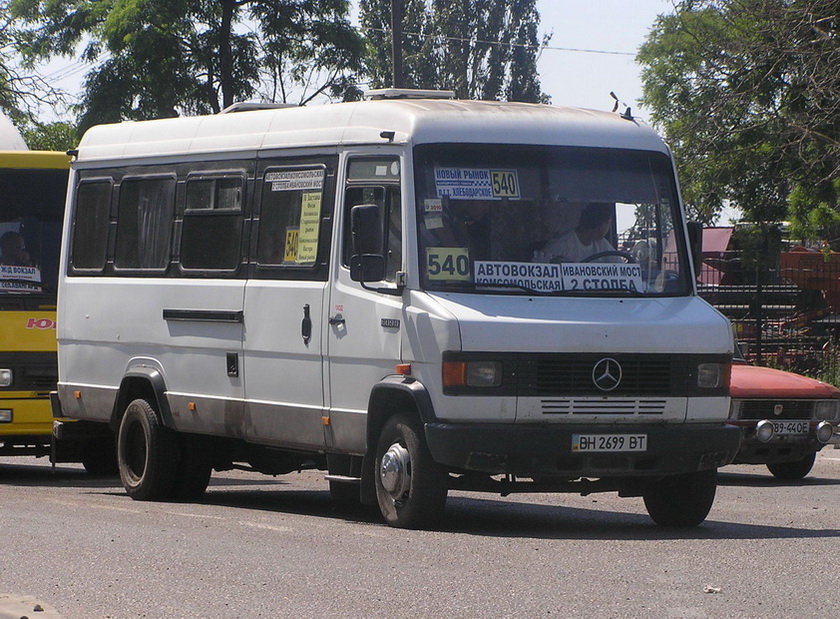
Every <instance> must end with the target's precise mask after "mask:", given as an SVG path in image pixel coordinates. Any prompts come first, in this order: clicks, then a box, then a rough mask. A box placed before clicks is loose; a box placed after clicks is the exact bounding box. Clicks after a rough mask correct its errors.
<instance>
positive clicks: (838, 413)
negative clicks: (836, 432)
mask: <svg viewBox="0 0 840 619" xmlns="http://www.w3.org/2000/svg"><path fill="white" fill-rule="evenodd" d="M813 418H814V419H825V420H827V421H838V420H840V400H818V401H817V405H816V406H815V407H814V417H813Z"/></svg>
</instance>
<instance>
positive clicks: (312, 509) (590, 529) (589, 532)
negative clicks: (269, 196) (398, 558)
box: [0, 463, 840, 540]
mask: <svg viewBox="0 0 840 619" xmlns="http://www.w3.org/2000/svg"><path fill="white" fill-rule="evenodd" d="M719 482H720V484H721V485H723V486H748V487H749V486H752V487H776V486H787V485H811V486H830V485H838V480H835V479H824V478H805V480H802V481H799V482H796V483H795V484H791V483H790V482H780V481H779V480H776V479H775V478H774V477H772V476H765V475H753V474H748V473H721V474H720V476H719ZM0 485H5V486H15V485H18V486H35V487H40V486H43V487H48V486H58V487H67V488H78V489H81V490H86V491H87V492H89V493H92V494H101V495H106V496H111V497H114V498H115V500H120V501H131V499H130V498H129V497H128V496H127V495H126V494H125V491H124V490H123V488H122V485H121V483H120V481H119V478H117V477H106V478H102V477H99V478H97V477H92V476H90V475H89V474H87V473H86V472H85V471H84V469H82V468H80V467H79V468H72V467H66V466H57V467H56V468H55V470H53V469H52V468H51V467H50V466H49V464H47V465H46V466H39V465H32V464H13V465H9V464H6V463H0ZM487 496H488V498H484V497H483V496H482V497H476V496H475V495H473V494H469V495H465V494H462V493H459V492H452V493H450V497H449V500H448V502H447V507H446V510H445V512H444V514H443V517H442V518H441V519H440V520H439V521H438V522H437V523H435V525H434V526H433V527H431V528H432V529H433V530H435V531H443V532H450V533H456V534H461V535H476V536H482V537H500V538H521V539H534V540H539V539H546V540H550V539H554V540H563V539H570V540H580V539H593V540H669V539H698V540H702V539H715V540H727V539H731V540H763V539H832V538H840V529H837V528H831V529H808V528H804V527H796V526H772V525H761V524H754V523H749V522H725V521H721V520H716V519H715V509H714V507H713V508H712V512H711V514H710V518H709V519H707V520H706V521H705V522H704V523H702V524H701V525H700V526H698V527H693V528H669V527H660V526H658V525H656V524H655V523H654V522H653V521H652V520H651V519H650V518H649V517H648V516H647V514H645V513H643V512H641V511H635V512H634V511H628V512H624V511H613V510H610V509H607V508H604V509H597V508H595V509H589V508H581V507H570V506H563V505H556V504H552V505H548V504H541V503H539V502H528V501H527V500H517V501H510V500H507V499H504V498H497V497H495V496H494V495H487ZM519 498H520V499H522V496H521V495H520V497H519ZM626 501H628V502H633V501H636V502H637V503H635V504H633V505H632V507H631V508H630V509H631V510H632V509H635V510H639V506H640V504H641V499H638V498H636V499H633V498H631V499H626ZM593 502H597V499H595V498H593ZM190 503H192V504H196V505H216V506H221V507H231V508H235V509H241V510H243V511H245V510H254V511H260V512H274V513H282V514H297V515H303V516H307V517H313V518H327V519H332V520H341V521H344V522H348V523H351V524H359V525H364V526H376V527H381V528H382V531H383V532H384V533H385V534H386V535H387V534H388V532H393V534H394V535H395V536H398V535H405V534H408V535H411V533H410V532H403V531H400V530H397V529H391V528H390V527H388V525H387V524H385V523H384V522H383V521H382V518H381V516H380V514H379V510H378V508H377V507H376V506H362V505H347V504H337V503H334V502H333V501H332V499H331V497H330V493H329V491H328V490H327V489H326V488H325V489H323V490H320V489H310V488H306V489H302V488H301V487H300V484H299V483H298V482H297V480H295V478H294V476H284V477H282V478H273V477H271V478H266V477H261V476H256V475H255V476H252V477H242V478H239V477H231V476H225V475H224V474H214V476H213V478H211V480H210V486H209V488H208V491H207V493H206V494H205V495H204V496H203V497H202V498H201V499H200V500H198V501H192V502H190ZM169 504H175V503H174V502H173V503H169ZM642 509H643V508H642Z"/></svg>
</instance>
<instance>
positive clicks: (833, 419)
mask: <svg viewBox="0 0 840 619" xmlns="http://www.w3.org/2000/svg"><path fill="white" fill-rule="evenodd" d="M730 395H731V396H732V405H731V408H730V413H729V422H730V423H732V424H734V425H737V426H740V427H741V429H742V433H743V440H742V442H741V449H740V450H739V451H738V455H737V456H736V457H735V461H734V462H733V464H766V465H767V468H768V469H769V470H770V472H771V473H772V474H773V475H774V476H775V477H777V478H779V479H786V480H794V479H802V478H803V477H805V476H806V475H807V474H808V472H809V471H810V470H811V467H812V466H814V459H815V458H816V455H817V452H818V451H819V450H820V449H822V448H823V446H824V445H825V444H826V443H828V442H829V441H830V440H831V439H832V437H833V436H834V434H835V433H836V432H838V423H839V422H840V389H837V388H836V387H834V386H832V385H829V384H827V383H824V382H821V381H818V380H814V379H813V378H807V377H805V376H800V375H799V374H794V373H792V372H784V371H782V370H774V369H772V368H765V367H758V366H753V365H749V364H748V363H747V362H746V361H744V360H743V359H736V360H735V361H734V363H733V365H732V381H731V384H730Z"/></svg>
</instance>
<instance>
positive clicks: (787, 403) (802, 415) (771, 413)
mask: <svg viewBox="0 0 840 619" xmlns="http://www.w3.org/2000/svg"><path fill="white" fill-rule="evenodd" d="M814 403H815V401H814V400H743V401H742V402H741V414H740V415H739V417H740V418H741V419H810V418H811V415H812V414H813V412H814ZM777 406H779V407H780V408H778V409H777V408H776V407H777Z"/></svg>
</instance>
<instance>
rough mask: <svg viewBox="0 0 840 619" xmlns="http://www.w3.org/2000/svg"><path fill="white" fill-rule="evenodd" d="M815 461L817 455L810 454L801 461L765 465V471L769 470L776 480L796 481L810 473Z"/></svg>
mask: <svg viewBox="0 0 840 619" xmlns="http://www.w3.org/2000/svg"><path fill="white" fill-rule="evenodd" d="M816 459H817V454H816V453H812V454H811V455H809V456H805V457H804V458H802V459H801V460H794V461H793V462H773V463H770V464H768V465H767V470H769V471H770V472H771V473H772V474H773V477H775V478H776V479H783V480H785V481H796V480H797V479H802V478H803V477H805V476H806V475H807V474H808V473H810V472H811V469H812V468H813V467H814V461H815V460H816Z"/></svg>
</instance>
